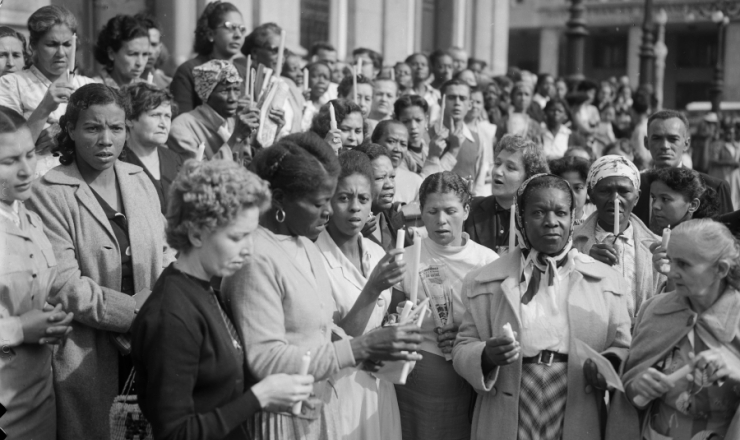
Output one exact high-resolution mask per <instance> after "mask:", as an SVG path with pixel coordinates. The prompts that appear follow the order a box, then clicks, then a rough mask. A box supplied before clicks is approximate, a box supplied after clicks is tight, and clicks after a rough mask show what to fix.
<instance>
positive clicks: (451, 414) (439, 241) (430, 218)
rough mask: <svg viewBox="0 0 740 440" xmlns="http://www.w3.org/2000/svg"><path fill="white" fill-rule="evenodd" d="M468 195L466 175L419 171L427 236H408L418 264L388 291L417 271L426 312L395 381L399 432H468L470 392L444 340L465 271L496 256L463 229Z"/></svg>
mask: <svg viewBox="0 0 740 440" xmlns="http://www.w3.org/2000/svg"><path fill="white" fill-rule="evenodd" d="M470 198H471V195H470V193H469V191H468V184H467V182H466V181H465V180H464V179H463V178H461V177H460V176H458V175H457V174H455V173H452V172H450V171H444V172H441V173H436V174H432V175H431V176H429V177H427V178H426V179H424V182H423V183H422V184H421V189H420V191H419V202H420V204H421V219H422V221H423V222H424V226H425V227H426V231H427V234H428V237H427V238H423V239H421V242H420V243H418V244H414V246H421V250H420V255H421V260H420V266H419V271H418V272H417V273H411V272H406V275H405V276H404V279H403V282H402V283H401V284H400V285H399V289H400V290H396V291H394V299H395V302H398V301H399V300H401V299H402V300H404V301H405V300H406V299H408V298H409V297H410V294H411V291H410V289H411V286H412V285H413V284H412V279H413V278H415V277H420V279H421V282H420V283H418V284H417V286H418V292H417V298H419V299H420V300H423V299H424V298H429V300H430V301H431V309H432V317H430V318H429V319H425V320H424V322H423V324H422V328H421V333H422V337H423V338H424V340H423V342H422V343H421V354H422V356H424V359H422V360H421V361H420V362H417V363H416V366H415V367H414V369H413V370H412V372H411V374H410V375H409V378H408V380H407V382H406V385H403V386H398V387H396V392H397V394H398V406H399V408H400V409H401V427H402V429H403V438H404V439H405V440H417V439H418V440H422V439H425V440H427V439H428V440H434V439H440V440H442V439H444V440H452V439H460V440H463V439H469V438H470V418H471V406H472V403H473V401H474V400H475V393H474V392H473V389H472V388H471V387H470V385H469V384H468V383H466V382H465V379H463V378H462V377H460V376H459V375H458V374H457V373H456V372H455V370H454V368H453V366H452V362H451V361H452V354H451V353H452V345H453V343H454V342H455V337H456V336H457V329H458V326H459V325H460V323H461V322H462V319H463V315H464V314H465V306H464V305H463V299H462V296H461V295H460V291H461V289H462V284H463V278H465V275H467V274H468V273H469V272H470V271H472V270H475V269H477V268H479V267H481V266H484V265H486V264H488V263H491V262H493V261H494V260H496V259H497V258H498V255H496V253H495V252H493V251H492V250H490V249H488V248H486V247H484V246H481V245H479V244H478V243H475V242H473V241H472V240H470V237H468V234H466V233H465V232H463V222H464V221H465V219H466V218H467V216H468V210H469V204H468V203H469V201H470ZM413 252H414V250H413V248H407V249H406V255H405V256H404V259H410V258H412V257H411V256H412V255H413Z"/></svg>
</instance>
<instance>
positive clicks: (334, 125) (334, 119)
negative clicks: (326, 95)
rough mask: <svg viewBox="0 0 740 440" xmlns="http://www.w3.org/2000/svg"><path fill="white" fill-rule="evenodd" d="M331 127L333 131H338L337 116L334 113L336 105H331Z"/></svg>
mask: <svg viewBox="0 0 740 440" xmlns="http://www.w3.org/2000/svg"><path fill="white" fill-rule="evenodd" d="M329 127H330V128H331V129H332V130H336V129H337V115H336V113H334V104H332V103H331V102H330V103H329Z"/></svg>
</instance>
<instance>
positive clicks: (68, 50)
mask: <svg viewBox="0 0 740 440" xmlns="http://www.w3.org/2000/svg"><path fill="white" fill-rule="evenodd" d="M28 31H29V33H30V39H29V46H30V47H31V49H33V57H32V65H31V67H30V68H28V69H27V70H21V71H19V72H15V73H11V74H8V75H4V76H2V77H1V78H0V105H2V106H5V107H8V108H11V109H13V110H15V111H17V112H18V113H20V114H21V115H23V117H25V118H26V119H27V120H28V127H29V129H30V130H31V135H32V136H33V140H34V142H36V148H37V152H36V153H37V157H38V161H37V165H36V171H37V172H38V173H39V175H43V174H45V173H46V172H47V171H48V170H50V169H52V168H54V167H55V166H57V165H59V158H58V157H54V156H52V154H51V150H50V147H51V146H52V145H53V144H54V142H53V137H54V134H55V133H57V132H58V131H59V125H58V123H59V118H61V117H62V115H63V114H64V112H65V111H66V109H67V102H68V101H69V97H70V96H71V95H72V93H73V92H74V91H75V90H77V88H78V87H82V86H83V85H85V84H89V83H92V82H94V81H93V80H92V79H90V78H87V77H84V76H82V75H77V74H69V72H70V71H72V70H73V69H74V64H73V63H74V51H75V49H76V38H75V33H76V32H77V19H75V16H74V15H73V14H72V13H71V12H70V11H69V10H68V9H66V8H65V7H63V6H44V7H42V8H40V9H38V10H36V12H34V13H33V14H31V16H30V17H29V18H28Z"/></svg>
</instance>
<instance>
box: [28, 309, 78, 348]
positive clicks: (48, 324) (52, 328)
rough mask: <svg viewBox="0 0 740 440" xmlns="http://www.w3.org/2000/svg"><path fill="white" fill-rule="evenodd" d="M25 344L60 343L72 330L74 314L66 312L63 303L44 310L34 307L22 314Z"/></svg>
mask: <svg viewBox="0 0 740 440" xmlns="http://www.w3.org/2000/svg"><path fill="white" fill-rule="evenodd" d="M20 319H21V327H22V328H23V343H25V344H58V343H59V342H60V341H61V339H62V338H63V337H64V336H66V335H68V334H69V333H70V332H71V331H72V327H70V325H71V324H72V320H73V319H74V314H72V313H65V312H64V310H62V305H61V304H57V305H56V306H55V307H54V308H53V309H51V310H48V309H45V310H44V311H41V310H37V309H33V310H29V311H28V312H26V313H24V314H22V315H21V316H20Z"/></svg>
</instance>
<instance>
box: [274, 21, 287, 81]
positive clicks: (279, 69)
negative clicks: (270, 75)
mask: <svg viewBox="0 0 740 440" xmlns="http://www.w3.org/2000/svg"><path fill="white" fill-rule="evenodd" d="M284 52H285V29H283V30H281V31H280V46H279V47H278V58H277V65H276V66H275V76H276V77H278V78H280V73H282V71H283V56H284Z"/></svg>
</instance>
